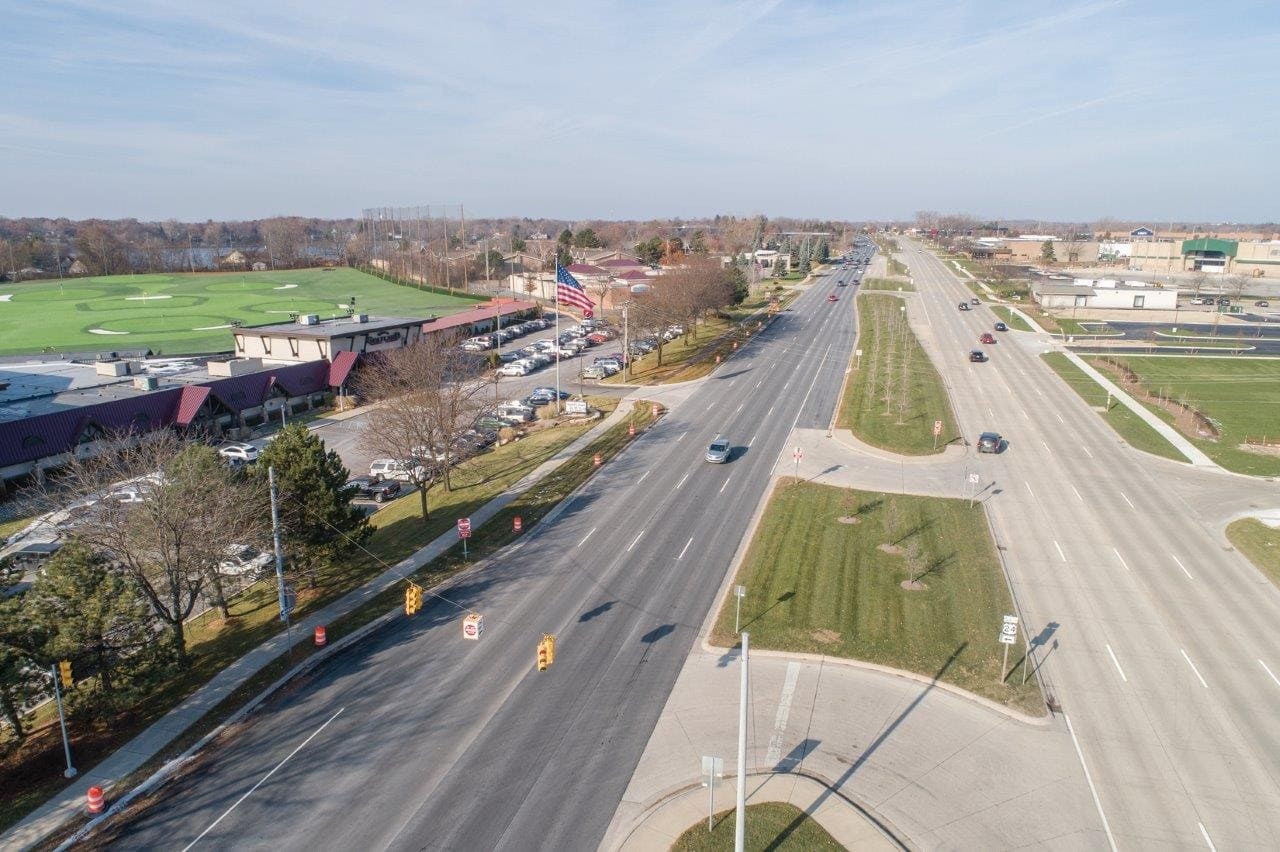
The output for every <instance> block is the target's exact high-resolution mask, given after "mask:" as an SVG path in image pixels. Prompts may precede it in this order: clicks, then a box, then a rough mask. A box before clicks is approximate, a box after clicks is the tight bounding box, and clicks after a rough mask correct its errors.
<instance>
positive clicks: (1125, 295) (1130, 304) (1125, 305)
mask: <svg viewBox="0 0 1280 852" xmlns="http://www.w3.org/2000/svg"><path fill="white" fill-rule="evenodd" d="M1031 294H1032V297H1033V298H1034V299H1035V300H1036V302H1037V303H1039V304H1040V306H1041V307H1043V308H1044V309H1045V310H1055V309H1057V310H1061V309H1063V308H1101V309H1103V310H1107V309H1111V310H1148V311H1150V310H1168V311H1172V310H1173V309H1174V308H1176V307H1177V306H1178V291H1177V290H1176V289H1172V288H1161V287H1152V286H1150V285H1148V284H1146V283H1144V282H1141V281H1115V280H1113V279H1110V278H1100V279H1097V280H1093V279H1088V278H1081V279H1077V280H1076V281H1074V282H1073V283H1071V284H1058V283H1054V282H1049V281H1041V282H1039V283H1037V284H1033V285H1032V288H1031Z"/></svg>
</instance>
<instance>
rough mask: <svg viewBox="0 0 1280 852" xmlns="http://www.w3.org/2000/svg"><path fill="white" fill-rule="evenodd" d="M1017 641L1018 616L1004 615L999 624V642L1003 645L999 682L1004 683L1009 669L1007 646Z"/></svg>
mask: <svg viewBox="0 0 1280 852" xmlns="http://www.w3.org/2000/svg"><path fill="white" fill-rule="evenodd" d="M1017 641H1018V616H1016V615H1006V616H1005V617H1004V623H1003V624H1001V625H1000V644H1001V645H1004V662H1002V663H1001V664H1000V682H1001V683H1004V679H1005V675H1006V673H1007V672H1008V669H1009V646H1010V645H1012V644H1013V643H1014V642H1017Z"/></svg>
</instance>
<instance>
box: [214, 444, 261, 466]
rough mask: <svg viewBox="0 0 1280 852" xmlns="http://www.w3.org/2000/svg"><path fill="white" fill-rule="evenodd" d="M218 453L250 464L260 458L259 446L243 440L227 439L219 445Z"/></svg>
mask: <svg viewBox="0 0 1280 852" xmlns="http://www.w3.org/2000/svg"><path fill="white" fill-rule="evenodd" d="M218 455H220V456H222V457H223V458H224V459H230V460H232V461H238V462H242V463H244V464H248V463H249V462H256V461H257V460H258V448H257V447H255V446H254V445H253V444H246V443H244V442H243V441H227V442H226V443H225V444H222V445H221V446H219V447H218Z"/></svg>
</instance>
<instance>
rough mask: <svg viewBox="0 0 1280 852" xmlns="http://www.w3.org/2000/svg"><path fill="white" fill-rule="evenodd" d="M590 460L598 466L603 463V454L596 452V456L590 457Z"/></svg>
mask: <svg viewBox="0 0 1280 852" xmlns="http://www.w3.org/2000/svg"><path fill="white" fill-rule="evenodd" d="M592 461H594V462H595V463H596V467H599V466H600V465H602V464H604V456H602V455H600V454H599V453H596V457H595V458H594V459H592Z"/></svg>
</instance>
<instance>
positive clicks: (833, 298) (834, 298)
mask: <svg viewBox="0 0 1280 852" xmlns="http://www.w3.org/2000/svg"><path fill="white" fill-rule="evenodd" d="M827 301H828V302H838V301H840V297H839V296H837V295H836V294H835V293H832V294H831V295H830V296H828V297H827Z"/></svg>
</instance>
